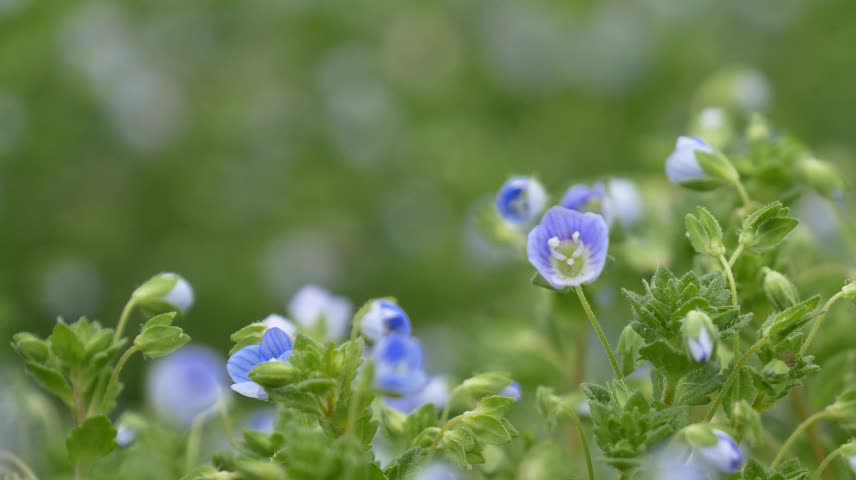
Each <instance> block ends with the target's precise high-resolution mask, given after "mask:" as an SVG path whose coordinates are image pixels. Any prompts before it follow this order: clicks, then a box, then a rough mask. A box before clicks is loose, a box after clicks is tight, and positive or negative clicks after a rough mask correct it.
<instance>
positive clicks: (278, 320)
mask: <svg viewBox="0 0 856 480" xmlns="http://www.w3.org/2000/svg"><path fill="white" fill-rule="evenodd" d="M262 324H263V325H264V326H265V327H266V328H267V329H271V328H278V329H280V330H282V331H283V332H285V333H286V334H287V335H288V336H289V337H291V338H292V339H293V338H294V337H295V336H297V325H295V324H293V323H291V321H290V320H289V319H287V318H285V317H283V316H282V315H278V314H276V313H272V314H270V315H268V316H267V317H265V319H264V320H262Z"/></svg>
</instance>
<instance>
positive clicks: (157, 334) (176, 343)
mask: <svg viewBox="0 0 856 480" xmlns="http://www.w3.org/2000/svg"><path fill="white" fill-rule="evenodd" d="M189 341H190V337H189V336H187V334H185V333H184V331H183V330H182V329H181V328H179V327H174V326H167V325H162V324H156V325H154V326H146V327H145V328H144V329H143V331H142V332H141V333H140V334H139V335H137V336H136V338H134V346H136V347H137V348H138V349H139V350H140V351H141V352H143V355H146V356H147V357H150V358H158V357H163V356H166V355H169V354H170V353H173V352H174V351H176V350H178V349H179V348H181V347H182V346H184V344H186V343H187V342H189Z"/></svg>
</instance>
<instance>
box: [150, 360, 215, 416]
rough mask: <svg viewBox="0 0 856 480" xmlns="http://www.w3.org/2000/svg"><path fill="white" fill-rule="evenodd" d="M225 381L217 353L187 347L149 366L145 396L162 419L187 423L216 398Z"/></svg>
mask: <svg viewBox="0 0 856 480" xmlns="http://www.w3.org/2000/svg"><path fill="white" fill-rule="evenodd" d="M227 384H228V380H227V378H226V375H225V372H223V359H222V358H221V357H220V355H218V354H217V353H216V352H214V351H212V350H210V349H208V348H205V347H200V346H187V347H184V348H182V349H181V350H179V351H178V352H176V353H174V354H172V355H170V356H168V357H166V358H164V359H162V360H158V361H157V363H155V364H154V365H153V366H152V368H151V370H150V372H149V378H148V398H149V402H150V403H151V405H152V406H153V407H154V410H155V411H156V412H157V413H158V415H160V416H161V417H162V418H165V419H167V420H169V421H171V422H174V423H177V424H179V425H184V426H187V425H190V424H191V423H192V422H193V419H194V418H195V417H196V416H197V415H199V414H201V413H203V412H204V411H206V410H208V409H210V408H211V407H213V406H214V404H216V403H217V401H218V400H220V398H221V396H222V395H223V394H224V391H225V388H226V385H227Z"/></svg>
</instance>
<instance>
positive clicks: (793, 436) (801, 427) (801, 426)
mask: <svg viewBox="0 0 856 480" xmlns="http://www.w3.org/2000/svg"><path fill="white" fill-rule="evenodd" d="M829 416H830V413H829V412H827V411H826V410H823V411H820V412H817V413H815V414H814V415H812V416H810V417H808V418H806V419H805V420H803V422H802V423H800V424H799V426H798V427H797V429H796V430H794V433H792V434H791V436H790V437H788V439H787V440H786V441H785V444H784V445H782V448H781V450H779V454H778V455H776V458H775V459H773V463H771V464H770V468H776V467H777V466H778V465H779V464H780V463H782V460H784V459H785V454H786V453H788V450H789V449H790V448H791V447H792V446H793V444H794V442H796V440H797V438H798V437H799V436H800V435H801V434H802V433H803V432H804V431H805V430H806V429H807V428H809V427H810V426H812V425H813V424H814V423H815V422H817V421H818V420H821V419H824V418H827V417H829Z"/></svg>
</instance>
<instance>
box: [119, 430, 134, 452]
mask: <svg viewBox="0 0 856 480" xmlns="http://www.w3.org/2000/svg"><path fill="white" fill-rule="evenodd" d="M136 439H137V431H136V430H134V429H133V428H131V427H129V426H127V425H119V428H117V429H116V445H119V448H121V449H125V448H128V447H130V446H131V445H133V443H134V441H135V440H136Z"/></svg>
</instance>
